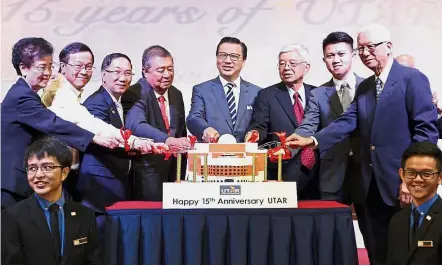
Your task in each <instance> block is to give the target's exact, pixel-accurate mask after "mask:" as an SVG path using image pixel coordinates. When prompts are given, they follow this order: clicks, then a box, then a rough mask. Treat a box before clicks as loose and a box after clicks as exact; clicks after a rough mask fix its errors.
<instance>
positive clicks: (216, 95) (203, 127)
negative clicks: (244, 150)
mask: <svg viewBox="0 0 442 266" xmlns="http://www.w3.org/2000/svg"><path fill="white" fill-rule="evenodd" d="M246 60H247V46H246V45H245V44H244V43H243V42H241V41H240V40H239V39H237V38H234V37H224V38H222V39H221V41H220V42H219V44H218V46H217V47H216V67H217V68H218V72H219V76H218V77H216V78H214V79H212V80H209V81H206V82H203V83H201V84H198V85H196V86H195V87H193V93H192V106H191V108H190V112H189V115H188V116H187V127H188V128H189V131H190V133H192V134H193V135H195V136H197V137H198V140H199V141H205V142H210V141H211V140H217V139H218V138H219V137H220V136H221V135H223V134H231V135H233V136H234V137H235V138H236V141H237V142H242V141H244V136H245V134H246V129H247V126H248V125H249V122H250V119H251V118H252V113H253V105H254V103H255V98H256V95H257V94H258V91H259V90H260V88H259V87H257V86H256V85H253V84H252V83H250V82H247V81H245V80H244V79H242V78H241V77H240V74H241V70H242V68H243V67H244V65H245V63H246Z"/></svg>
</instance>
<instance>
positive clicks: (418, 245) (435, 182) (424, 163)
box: [387, 141, 442, 265]
mask: <svg viewBox="0 0 442 266" xmlns="http://www.w3.org/2000/svg"><path fill="white" fill-rule="evenodd" d="M441 172H442V152H441V150H440V149H439V148H438V147H437V145H436V144H433V143H431V142H428V141H424V142H417V143H414V144H412V145H411V146H410V147H409V148H408V149H407V150H405V152H404V154H403V155H402V166H401V168H400V169H399V175H400V177H401V179H402V181H403V182H404V183H405V185H406V186H407V187H408V190H409V191H410V193H411V205H407V206H406V207H405V208H404V209H403V210H401V211H400V212H398V213H396V214H395V215H394V216H393V218H392V219H391V222H390V229H389V235H388V253H387V263H388V264H402V265H405V264H415V265H430V264H439V265H441V264H442V202H441V199H440V196H439V195H438V194H437V189H438V186H440V184H441V183H442V174H441Z"/></svg>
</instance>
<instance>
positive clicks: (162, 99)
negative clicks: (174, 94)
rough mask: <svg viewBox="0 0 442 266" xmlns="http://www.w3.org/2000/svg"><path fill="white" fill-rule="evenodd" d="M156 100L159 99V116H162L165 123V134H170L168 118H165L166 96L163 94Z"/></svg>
mask: <svg viewBox="0 0 442 266" xmlns="http://www.w3.org/2000/svg"><path fill="white" fill-rule="evenodd" d="M158 101H160V109H161V116H162V117H163V121H164V125H166V130H167V134H170V124H169V119H168V118H167V111H166V104H165V102H166V98H164V96H160V97H158Z"/></svg>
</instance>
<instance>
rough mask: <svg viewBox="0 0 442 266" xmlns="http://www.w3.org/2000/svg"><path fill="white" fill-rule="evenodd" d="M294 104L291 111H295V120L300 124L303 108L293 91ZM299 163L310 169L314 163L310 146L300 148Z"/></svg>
mask: <svg viewBox="0 0 442 266" xmlns="http://www.w3.org/2000/svg"><path fill="white" fill-rule="evenodd" d="M293 98H294V99H295V104H294V105H293V111H294V112H295V117H296V121H297V122H298V125H301V122H302V118H303V117H304V109H303V108H302V103H301V99H300V97H299V93H298V92H295V94H294V95H293ZM301 164H302V165H304V166H305V167H307V168H308V169H312V168H313V166H314V165H315V151H314V150H313V149H312V148H304V149H302V150H301Z"/></svg>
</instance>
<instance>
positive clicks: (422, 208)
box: [411, 193, 439, 215]
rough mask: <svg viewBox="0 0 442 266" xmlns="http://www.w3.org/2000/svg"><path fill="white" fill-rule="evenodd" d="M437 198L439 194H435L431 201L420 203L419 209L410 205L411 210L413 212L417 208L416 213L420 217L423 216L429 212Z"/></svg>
mask: <svg viewBox="0 0 442 266" xmlns="http://www.w3.org/2000/svg"><path fill="white" fill-rule="evenodd" d="M438 198H439V194H437V193H436V195H434V196H433V197H432V198H431V199H429V200H427V201H426V202H424V203H422V204H421V205H420V206H419V207H416V206H414V204H413V203H411V210H414V209H416V208H417V210H418V212H419V213H420V214H421V215H425V214H427V213H428V211H429V210H430V208H431V206H432V205H433V203H434V202H436V200H437V199H438Z"/></svg>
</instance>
